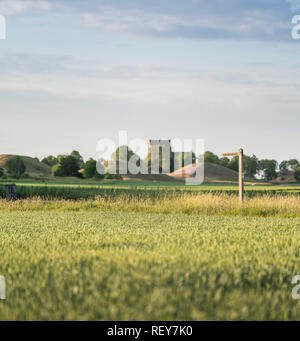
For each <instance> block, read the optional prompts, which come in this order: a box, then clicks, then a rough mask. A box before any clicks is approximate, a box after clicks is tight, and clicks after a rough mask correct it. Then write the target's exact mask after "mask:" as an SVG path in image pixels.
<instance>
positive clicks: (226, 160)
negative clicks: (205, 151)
mask: <svg viewBox="0 0 300 341" xmlns="http://www.w3.org/2000/svg"><path fill="white" fill-rule="evenodd" d="M229 162H230V159H229V158H228V157H221V158H220V160H219V164H220V165H221V166H223V167H227V166H228V164H229Z"/></svg>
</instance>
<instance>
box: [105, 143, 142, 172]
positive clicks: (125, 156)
mask: <svg viewBox="0 0 300 341" xmlns="http://www.w3.org/2000/svg"><path fill="white" fill-rule="evenodd" d="M132 157H134V158H135V160H136V165H137V166H140V162H141V160H140V157H139V156H138V155H137V154H135V153H134V152H133V151H132V150H131V149H130V148H129V147H128V146H120V147H118V148H117V149H116V151H115V152H114V153H113V154H112V155H111V158H112V160H113V161H115V162H116V170H117V174H119V172H120V164H122V163H123V164H126V167H127V171H128V162H129V160H130V159H131V158H132Z"/></svg>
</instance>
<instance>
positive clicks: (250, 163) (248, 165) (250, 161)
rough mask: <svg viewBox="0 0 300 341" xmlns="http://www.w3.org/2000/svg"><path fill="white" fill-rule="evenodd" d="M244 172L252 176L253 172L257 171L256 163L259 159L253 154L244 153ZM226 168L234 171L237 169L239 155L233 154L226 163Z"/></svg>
mask: <svg viewBox="0 0 300 341" xmlns="http://www.w3.org/2000/svg"><path fill="white" fill-rule="evenodd" d="M243 162H244V173H245V175H246V176H247V177H249V178H254V176H255V174H256V173H257V172H258V164H259V160H258V158H257V157H256V156H255V155H252V156H248V155H244V158H243ZM227 168H230V169H232V170H234V171H236V172H238V171H239V157H238V156H234V157H233V158H232V159H231V160H230V161H229V163H228V164H227Z"/></svg>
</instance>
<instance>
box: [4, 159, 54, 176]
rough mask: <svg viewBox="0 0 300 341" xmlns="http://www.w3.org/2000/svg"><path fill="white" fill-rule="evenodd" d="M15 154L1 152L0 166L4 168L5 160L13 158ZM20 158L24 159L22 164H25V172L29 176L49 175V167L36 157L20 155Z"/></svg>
mask: <svg viewBox="0 0 300 341" xmlns="http://www.w3.org/2000/svg"><path fill="white" fill-rule="evenodd" d="M14 156H16V155H8V154H2V155H0V167H1V168H3V169H4V170H5V172H6V173H7V169H6V162H7V161H8V160H10V159H11V158H13V157H14ZM20 157H21V159H22V160H23V161H24V164H25V166H26V174H28V175H29V176H32V177H34V176H49V175H51V167H49V166H47V165H45V164H44V163H42V162H40V161H39V159H37V158H32V157H29V156H20Z"/></svg>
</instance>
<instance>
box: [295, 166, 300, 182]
mask: <svg viewBox="0 0 300 341" xmlns="http://www.w3.org/2000/svg"><path fill="white" fill-rule="evenodd" d="M294 170H295V173H294V177H295V180H296V181H298V182H299V181H300V163H298V165H296V166H295V167H294Z"/></svg>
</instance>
